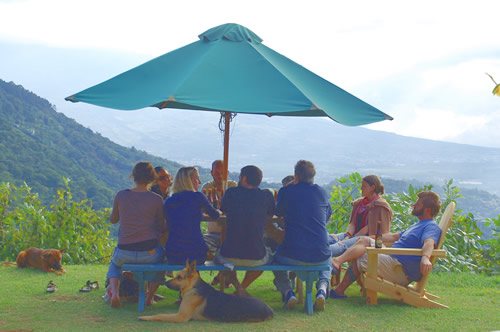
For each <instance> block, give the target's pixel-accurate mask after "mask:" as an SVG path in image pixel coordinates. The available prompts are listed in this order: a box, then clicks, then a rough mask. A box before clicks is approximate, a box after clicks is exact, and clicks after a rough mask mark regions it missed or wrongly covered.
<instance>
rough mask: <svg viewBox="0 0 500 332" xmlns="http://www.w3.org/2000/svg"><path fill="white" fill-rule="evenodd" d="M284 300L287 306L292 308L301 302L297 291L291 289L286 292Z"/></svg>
mask: <svg viewBox="0 0 500 332" xmlns="http://www.w3.org/2000/svg"><path fill="white" fill-rule="evenodd" d="M284 302H285V308H287V309H288V310H291V309H293V308H294V307H295V305H296V304H297V303H299V300H298V299H297V297H296V296H295V293H294V292H293V291H292V290H290V291H288V293H286V296H285V300H284Z"/></svg>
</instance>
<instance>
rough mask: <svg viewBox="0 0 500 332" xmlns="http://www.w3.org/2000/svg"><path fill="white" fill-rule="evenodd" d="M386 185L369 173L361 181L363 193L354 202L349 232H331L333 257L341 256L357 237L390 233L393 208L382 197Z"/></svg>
mask: <svg viewBox="0 0 500 332" xmlns="http://www.w3.org/2000/svg"><path fill="white" fill-rule="evenodd" d="M383 193H384V185H383V184H382V181H380V178H379V177H378V176H376V175H367V176H365V177H364V178H363V181H362V182H361V195H362V196H363V197H361V198H358V199H357V200H355V201H353V202H352V213H351V218H350V220H349V226H347V232H345V233H340V234H330V236H329V244H330V249H331V252H332V257H337V256H340V255H341V254H342V253H343V252H345V251H346V250H347V248H349V247H351V246H352V245H354V244H355V243H356V241H357V237H359V236H364V235H368V236H370V237H372V238H375V236H376V235H377V234H380V235H381V234H385V233H388V232H389V230H390V228H391V221H392V209H391V207H390V206H389V204H388V203H387V201H386V200H385V199H384V198H383V197H382V194H383Z"/></svg>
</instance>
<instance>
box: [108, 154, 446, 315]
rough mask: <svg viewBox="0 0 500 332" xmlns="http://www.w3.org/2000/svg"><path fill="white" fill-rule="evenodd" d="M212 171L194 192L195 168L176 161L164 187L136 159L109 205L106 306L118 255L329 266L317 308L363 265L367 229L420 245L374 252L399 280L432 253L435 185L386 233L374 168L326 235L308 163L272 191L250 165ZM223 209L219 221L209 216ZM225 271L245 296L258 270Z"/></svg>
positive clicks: (417, 271) (326, 210)
mask: <svg viewBox="0 0 500 332" xmlns="http://www.w3.org/2000/svg"><path fill="white" fill-rule="evenodd" d="M211 174H212V177H213V181H210V182H208V183H206V184H205V185H204V186H203V187H202V189H201V191H199V189H200V185H201V181H200V177H199V174H198V170H197V169H196V168H195V167H182V168H180V169H179V170H178V172H177V174H176V176H175V179H174V181H173V185H172V177H171V176H170V174H169V173H168V171H167V170H165V169H164V168H161V167H157V168H156V169H155V168H153V166H152V165H151V163H149V162H140V163H138V164H136V165H135V167H134V169H133V171H132V178H133V180H134V183H135V186H134V187H133V188H132V189H126V190H122V191H120V192H118V193H117V195H116V197H115V200H114V203H113V210H112V213H111V222H112V223H118V222H119V223H120V228H119V236H118V245H117V247H116V248H115V251H114V253H113V256H112V259H111V263H110V266H109V270H108V275H107V276H108V278H109V281H110V293H111V295H110V303H111V306H112V307H119V306H120V294H119V286H120V276H121V272H122V271H121V266H122V265H123V264H125V263H157V262H163V261H166V262H167V263H169V264H185V262H186V260H189V261H194V260H195V261H196V262H197V263H198V264H203V263H204V262H205V261H206V260H207V259H213V260H214V261H215V262H216V263H219V264H232V265H238V266H260V265H264V264H268V263H270V262H275V263H277V264H284V265H311V264H326V265H330V266H331V271H322V272H321V273H320V274H319V278H318V280H317V282H316V289H317V292H316V300H315V303H314V306H315V309H316V310H323V309H324V306H325V300H326V298H328V297H331V298H337V299H340V298H345V297H346V295H345V290H346V288H347V287H348V286H349V285H350V284H352V283H353V282H354V281H356V280H357V279H358V277H359V275H360V273H361V272H364V271H366V268H367V263H366V247H367V246H374V241H375V237H377V238H381V239H382V241H383V242H384V243H385V244H389V243H391V244H392V246H393V247H397V248H422V249H423V256H422V257H419V256H396V255H380V258H379V263H378V264H379V266H378V273H379V275H380V276H382V277H383V278H385V279H387V280H390V281H393V282H395V283H398V284H400V285H404V286H406V285H408V284H409V283H410V282H412V281H417V280H419V279H420V278H421V277H422V275H425V274H427V273H429V272H430V270H431V269H432V264H431V262H430V255H431V254H432V250H433V249H434V247H435V246H436V245H437V243H438V242H439V238H440V235H441V230H440V228H439V226H438V225H437V224H436V222H435V221H434V217H435V216H436V215H437V213H438V212H439V209H440V200H439V196H438V195H437V194H435V193H434V192H430V191H426V192H421V193H419V195H418V200H417V202H415V204H414V205H413V211H412V214H413V215H414V216H416V217H417V218H418V219H419V222H417V223H416V224H415V225H413V226H411V227H410V228H409V229H408V230H406V231H404V232H401V233H390V228H391V220H392V215H393V213H392V210H391V207H390V206H389V204H388V203H387V201H386V200H385V199H384V198H383V197H382V195H383V193H384V186H383V184H382V182H381V181H380V179H379V178H378V177H377V176H375V175H368V176H365V177H364V178H363V181H362V185H361V194H362V197H361V198H359V199H357V200H355V201H354V202H352V213H351V218H350V221H349V226H348V228H347V230H346V231H345V232H338V233H335V234H329V233H328V231H327V223H328V221H329V220H330V217H331V214H332V209H331V206H330V202H329V197H328V195H327V193H326V192H325V190H324V189H322V188H321V187H320V186H319V185H317V184H314V177H315V175H316V170H315V167H314V165H313V164H312V163H311V162H310V161H306V160H300V161H298V162H297V164H296V165H295V168H294V175H293V176H288V177H286V178H284V179H283V181H282V184H283V187H282V188H281V189H280V190H279V191H278V193H277V195H273V192H272V191H270V190H267V189H260V188H259V186H260V184H261V181H262V177H263V174H262V171H261V170H260V169H259V168H258V167H256V166H253V165H249V166H245V167H243V168H242V169H241V172H240V174H239V181H238V182H237V183H236V182H234V181H227V182H225V181H224V179H225V176H224V175H225V174H224V167H223V163H222V161H221V160H216V161H214V163H213V164H212V171H211ZM152 185H153V186H152ZM151 186H152V187H151ZM170 187H172V190H171V192H172V193H171V194H170ZM222 215H223V216H224V218H221V219H224V221H225V222H224V223H222V222H217V219H219V218H220V217H221V216H222ZM203 221H207V222H208V225H207V232H206V234H203V232H202V228H201V222H203ZM162 238H165V239H166V244H165V243H164V242H165V240H162ZM345 262H351V264H350V265H349V268H348V269H347V271H346V273H345V275H344V278H343V280H342V281H341V282H340V283H339V284H338V285H337V286H336V287H335V289H330V278H331V274H332V273H333V274H334V275H339V273H338V271H340V267H341V265H342V264H343V263H345ZM225 273H226V274H229V275H230V277H231V278H232V280H236V282H233V284H234V285H235V288H236V292H235V293H236V294H237V295H242V296H247V295H248V293H247V291H246V289H247V288H248V286H249V285H250V284H251V283H252V282H253V281H254V280H255V279H257V278H258V277H259V276H260V275H261V274H262V271H247V272H246V274H245V276H244V279H243V280H242V282H241V283H240V282H238V280H237V278H236V273H235V272H225ZM274 274H275V279H274V285H275V286H276V288H277V289H278V290H279V291H280V292H281V294H282V300H283V303H284V306H285V307H286V308H288V309H292V308H293V307H294V306H295V305H296V304H297V303H298V299H297V297H296V295H295V293H294V291H293V288H292V284H291V280H290V275H289V273H287V272H285V271H276V272H274ZM163 278H164V273H158V276H157V278H156V280H155V281H153V282H150V283H149V284H148V292H147V294H148V295H147V298H146V303H147V304H151V303H152V302H153V296H154V294H155V292H156V290H157V288H158V286H159V285H160V284H161V283H162V282H163Z"/></svg>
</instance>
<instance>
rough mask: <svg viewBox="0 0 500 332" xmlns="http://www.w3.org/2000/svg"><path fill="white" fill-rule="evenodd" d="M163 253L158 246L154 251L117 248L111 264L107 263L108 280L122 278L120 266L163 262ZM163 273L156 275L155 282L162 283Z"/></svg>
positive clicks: (161, 248)
mask: <svg viewBox="0 0 500 332" xmlns="http://www.w3.org/2000/svg"><path fill="white" fill-rule="evenodd" d="M164 255H165V251H164V249H163V247H162V246H160V245H158V246H157V247H156V248H155V249H153V250H149V251H131V250H122V249H120V248H118V247H116V248H115V251H114V252H113V257H111V262H110V263H109V269H108V274H107V277H108V278H120V277H121V276H122V265H123V264H125V263H131V264H141V263H143V264H149V263H160V262H163V258H164ZM163 275H164V273H163V272H160V273H158V276H157V278H156V279H157V280H156V281H163Z"/></svg>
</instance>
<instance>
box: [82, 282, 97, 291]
mask: <svg viewBox="0 0 500 332" xmlns="http://www.w3.org/2000/svg"><path fill="white" fill-rule="evenodd" d="M98 288H99V284H98V283H97V281H94V282H91V281H90V280H87V282H86V283H85V285H83V286H82V288H80V293H88V292H90V291H91V290H93V289H98Z"/></svg>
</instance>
